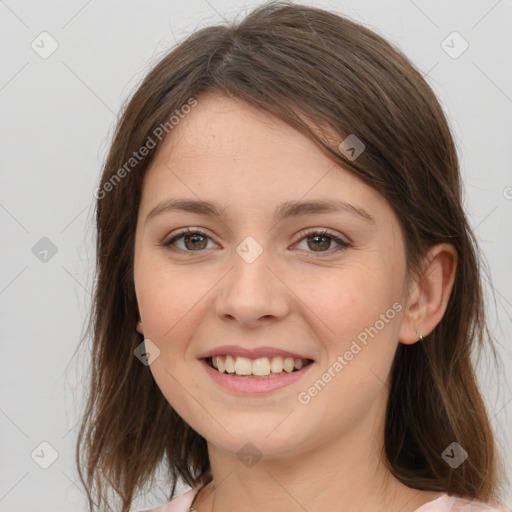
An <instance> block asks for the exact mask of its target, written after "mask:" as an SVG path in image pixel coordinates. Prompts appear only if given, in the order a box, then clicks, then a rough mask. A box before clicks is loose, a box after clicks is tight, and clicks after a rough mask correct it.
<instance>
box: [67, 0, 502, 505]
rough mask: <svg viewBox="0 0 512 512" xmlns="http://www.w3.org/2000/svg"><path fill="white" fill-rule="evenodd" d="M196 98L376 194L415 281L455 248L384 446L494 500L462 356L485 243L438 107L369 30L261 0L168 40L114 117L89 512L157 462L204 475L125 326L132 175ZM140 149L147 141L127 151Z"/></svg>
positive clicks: (172, 471)
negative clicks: (445, 248) (352, 144)
mask: <svg viewBox="0 0 512 512" xmlns="http://www.w3.org/2000/svg"><path fill="white" fill-rule="evenodd" d="M206 92H216V93H220V94H223V95H225V96H227V97H231V98H234V99H239V100H242V101H244V102H246V103H247V104H248V105H250V106H253V107H256V108H257V109H260V110H261V111H262V112H265V113H268V114H271V115H272V116H275V117H276V118H279V119H281V120H283V121H284V122H286V123H288V125H290V126H291V127H293V128H295V129H296V130H298V131H299V132H301V133H302V134H304V135H305V136H307V137H308V138H309V139H310V140H312V141H313V142H314V143H315V144H316V145H317V147H318V148H319V149H320V150H321V151H322V152H323V153H324V154H325V155H327V156H328V157H329V158H330V159H332V161H333V162H335V163H337V164H338V165H341V166H343V167H344V168H346V169H347V170H349V171H350V172H352V173H354V174H355V175H356V176H357V177H359V178H360V179H361V180H363V181H364V182H365V183H367V184H368V185H370V186H371V187H373V188H374V189H376V190H377V191H379V192H380V193H381V194H382V195H383V196H384V197H385V198H386V199H387V201H388V202H389V204H390V205H391V207H392V209H393V211H394V212H395V214H396V216H397V218H398V221H399V223H400V225H401V227H402V231H403V234H404V237H405V243H406V261H407V270H408V272H409V273H410V275H412V273H413V272H415V271H417V270H418V269H419V264H420V262H421V261H422V258H424V256H425V255H426V254H427V251H428V249H429V247H431V246H432V245H434V244H437V243H441V242H448V243H450V244H452V245H453V246H454V247H455V249H456V251H457V261H458V265H457V269H456V275H455V282H454V285H453V289H452V292H451V296H450V298H449V302H448V306H447V309H446V312H445V314H444V317H443V318H442V320H441V321H440V322H439V324H438V325H437V326H436V328H435V329H434V330H433V331H432V332H431V333H430V334H429V335H428V336H427V337H425V339H424V341H423V342H418V343H416V344H413V345H410V346H409V345H407V346H406V345H402V344H399V347H398V349H397V352H396V357H395V360H394V363H393V367H392V373H391V388H390V394H389V401H388V407H387V412H386V418H385V439H384V442H385V454H384V456H385V459H386V463H387V465H388V467H389V469H390V471H391V472H392V473H393V475H394V476H395V477H396V478H397V479H399V480H400V481H401V482H403V483H404V484H405V485H407V486H409V487H412V488H417V489H424V490H432V491H444V492H447V493H449V494H454V495H458V496H461V497H465V498H469V499H480V500H487V499H488V498H490V497H491V495H492V494H493V493H494V491H495V488H496V484H497V462H496V453H495V440H494V437H493V433H492V430H491V428H490V425H489V417H488V415H487V412H486V408H485V405H484V402H483V399H482V396H481V393H480V391H479V388H478V385H477V380H476V376H475V372H474V366H473V363H472V359H471V356H472V352H473V351H474V349H475V348H478V347H483V346H484V343H485V341H486V340H487V339H488V338H489V336H488V330H487V328H486V324H485V318H484V303H483V296H482V295H483V294H482V287H481V286H482V285H481V269H480V263H479V258H478V254H479V252H478V246H477V242H476V239H475V237H474V235H473V234H472V231H471V229H470V226H469V224H468V221H467V219H466V216H465V214H464V211H463V208H462V197H461V196H462V185H461V182H460V176H459V164H458V158H457V153H456V147H455V144H454V141H453V138H452V135H451V132H450V129H449V125H448V123H447V120H446V118H445V115H444V113H443V111H442V108H441V106H440V104H439V102H438V100H437V99H436V97H435V95H434V93H433V92H432V90H431V88H430V87H429V85H428V84H427V83H426V81H425V80H424V79H423V77H422V75H421V73H420V72H418V71H417V70H416V69H415V67H414V66H413V65H412V64H411V62H410V61H409V60H408V59H407V58H406V57H405V56H404V55H403V54H402V53H401V52H400V51H399V50H398V49H397V48H395V47H394V46H393V45H392V44H390V43H389V42H387V41H386V40H384V39H383V38H382V37H380V36H379V35H377V34H375V33H374V32H373V31H371V30H369V29H367V28H365V27H364V26H361V25H360V24H358V23H355V22H353V21H351V20H349V19H346V18H345V17H342V16H339V15H336V14H333V13H330V12H326V11H324V10H322V9H318V8H313V7H306V6H302V5H295V4H292V3H290V2H271V3H268V4H266V5H262V6H260V7H258V8H256V9H255V10H254V11H252V12H251V13H249V14H248V15H247V16H246V17H245V18H244V19H242V20H241V21H237V22H232V23H226V24H223V25H218V26H210V27H207V28H203V29H200V30H198V31H197V32H195V33H193V34H192V35H190V36H189V37H188V38H186V39H185V40H184V41H182V42H181V43H180V44H178V45H177V46H176V47H175V48H173V49H172V51H170V53H168V54H167V55H165V57H164V58H163V59H161V60H160V62H158V63H157V64H156V65H155V66H154V67H153V69H152V70H151V71H150V72H149V73H148V75H147V76H146V77H145V79H144V80H143V81H142V83H141V84H140V86H139V87H138V89H137V90H136V92H135V93H134V94H133V96H132V98H131V100H130V101H129V102H128V103H127V105H126V106H125V108H124V110H123V113H122V116H121V117H120V119H119V122H118V124H117V127H116V131H115V133H114V136H113V141H112V144H111V147H110V151H109V153H108V156H107V158H106V162H105V165H104V168H103V174H102V177H101V182H100V186H99V189H98V192H97V193H96V198H97V204H96V227H97V260H96V276H95V290H94V302H93V306H92V308H91V313H90V318H89V330H90V335H91V339H92V361H91V373H90V383H89V394H88V397H87V403H86V407H85V411H84V415H83V420H82V424H81V427H80V431H79V435H78V441H77V446H76V458H77V465H78V469H79V474H80V478H81V480H82V482H83V484H84V486H85V488H86V490H87V494H88V499H89V505H90V509H91V511H92V510H94V507H98V509H99V510H106V509H107V507H108V506H109V505H108V503H109V501H108V499H107V490H108V489H109V488H110V489H111V490H112V489H113V490H114V491H115V493H116V495H117V496H116V498H118V499H120V500H121V503H122V512H127V511H128V510H129V508H130V503H131V502H132V500H133V498H134V496H135V494H136V491H137V490H138V489H140V488H141V486H142V485H143V484H144V483H145V482H147V481H148V479H150V478H151V477H152V475H153V474H154V472H155V470H156V468H157V467H158V466H159V465H160V464H162V463H163V464H164V467H165V469H166V471H167V472H168V474H169V475H170V479H171V482H172V489H171V492H170V496H169V497H172V496H173V495H174V493H175V489H176V483H177V481H178V480H179V479H182V480H183V481H184V482H186V483H187V484H189V485H191V486H198V485H202V484H205V483H206V482H207V481H209V480H210V479H211V473H210V465H209V461H208V453H207V445H206V441H205V439H204V438H203V437H201V436H200V435H199V434H197V433H196V432H195V431H194V430H193V429H192V428H191V427H190V426H189V425H188V424H186V423H185V421H183V420H182V419H181V418H180V417H179V416H178V414H177V413H176V412H175V411H174V410H173V409H172V407H171V406H170V405H169V403H167V401H166V399H165V398H164V396H163V395H162V393H161V392H160V390H159V388H158V386H157V385H156V384H155V381H154V379H153V377H152V375H151V373H150V370H149V368H148V367H147V366H145V365H143V364H141V363H140V361H138V360H137V359H136V358H135V357H134V350H135V349H136V347H137V346H138V345H139V344H140V343H141V342H142V341H143V336H142V335H141V334H139V333H137V332H136V331H135V322H136V319H137V314H138V309H137V302H136V297H135V290H134V279H133V257H134V238H135V229H136V221H137V215H138V208H139V203H140V197H141V186H142V181H143V179H144V175H145V173H146V170H147V169H148V166H149V165H150V164H151V162H152V161H153V159H154V157H155V154H156V153H157V151H158V148H159V147H160V145H161V141H162V140H164V138H165V136H169V137H172V136H173V134H172V127H173V123H174V122H175V121H173V120H172V119H173V116H174V117H175V118H176V119H178V118H181V117H183V116H184V115H185V113H186V112H187V108H188V110H190V108H193V105H194V102H199V103H200V102H201V95H202V94H203V93H206ZM187 105H188V107H187ZM332 133H335V134H337V135H338V136H339V137H347V136H349V135H351V134H355V135H356V136H357V137H358V139H360V140H361V141H363V142H364V144H365V151H364V152H363V153H362V154H361V155H360V156H359V157H358V158H357V160H354V159H351V158H349V157H348V156H347V155H346V154H344V153H343V152H341V151H340V150H339V148H338V147H336V146H335V145H334V144H333V142H332V137H330V136H329V135H328V134H332ZM150 140H151V143H150V142H149V141H150ZM144 146H145V147H151V149H150V150H149V151H147V152H146V155H145V156H144V157H143V158H140V159H137V161H136V162H134V161H132V160H131V158H132V157H133V155H134V154H135V153H136V154H137V155H139V154H141V153H142V151H141V148H142V147H144ZM489 340H490V339H489ZM490 341H492V340H490ZM452 442H457V443H458V444H459V445H461V446H462V447H463V448H464V449H465V450H466V451H467V452H468V453H469V454H470V456H469V458H468V459H467V460H466V461H465V462H464V464H462V465H461V466H460V467H458V468H457V469H454V468H452V467H451V466H450V465H449V464H447V463H446V462H445V460H444V459H443V457H442V453H443V451H444V450H445V449H446V448H447V447H448V446H449V445H450V444H451V443H452Z"/></svg>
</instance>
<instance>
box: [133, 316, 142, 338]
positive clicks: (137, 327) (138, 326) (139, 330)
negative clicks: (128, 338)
mask: <svg viewBox="0 0 512 512" xmlns="http://www.w3.org/2000/svg"><path fill="white" fill-rule="evenodd" d="M135 329H137V332H140V334H144V331H143V330H142V320H141V319H140V317H138V318H137V325H136V326H135Z"/></svg>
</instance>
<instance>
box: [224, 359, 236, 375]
mask: <svg viewBox="0 0 512 512" xmlns="http://www.w3.org/2000/svg"><path fill="white" fill-rule="evenodd" d="M224 366H225V368H226V371H227V372H228V373H235V359H234V358H233V356H226V359H225V360H224Z"/></svg>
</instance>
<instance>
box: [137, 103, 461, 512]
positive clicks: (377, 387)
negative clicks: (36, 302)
mask: <svg viewBox="0 0 512 512" xmlns="http://www.w3.org/2000/svg"><path fill="white" fill-rule="evenodd" d="M171 135H172V136H168V137H167V139H166V140H165V142H164V145H163V146H162V148H161V149H160V150H159V153H158V155H157V158H156V159H155V161H154V162H153V164H152V165H151V167H150V169H149V170H148V172H147V174H146V176H145V179H144V186H143V191H142V198H141V204H140V209H139V216H138V223H137V231H136V240H135V260H134V278H135V288H136V295H137V301H138V307H139V313H140V319H142V321H143V327H141V326H140V325H139V324H137V329H138V330H139V331H140V332H142V333H143V334H144V337H145V338H146V339H149V340H151V341H152V343H154V344H155V345H156V346H157V347H158V349H159V350H160V354H159V356H158V357H157V358H156V359H155V360H154V362H152V364H151V365H150V370H151V372H152V374H153V376H154V378H155V380H156V382H157V384H158V386H159V387H160V389H161V390H162V392H163V394H164V396H165V397H166V399H167V400H168V401H169V403H170V404H171V406H172V407H173V408H174V409H175V410H176V411H177V412H178V413H179V414H180V416H181V417H182V418H183V419H184V420H185V421H186V422H187V423H188V424H189V425H191V426H192V427H193V428H194V429H195V430H196V431H197V432H198V433H199V434H201V435H202V436H203V437H204V438H206V440H207V442H208V452H209V457H210V462H211V467H212V472H213V477H214V482H215V484H216V486H215V492H212V490H213V486H212V485H210V486H208V487H206V488H204V489H203V490H202V491H201V492H200V493H199V495H198V497H197V499H196V501H195V503H194V507H195V508H196V509H197V510H198V511H199V512H206V511H210V510H214V511H217V512H218V511H223V510H244V512H251V511H261V510H266V511H268V512H278V511H279V512H282V511H287V512H290V511H303V510H308V511H314V510H335V509H336V510H344V511H360V510H364V511H365V512H377V511H382V512H383V511H386V512H389V511H396V512H398V511H400V512H411V511H413V510H415V509H416V508H417V507H419V506H420V505H422V504H423V503H426V502H428V501H431V500H432V499H434V498H436V497H437V496H439V493H431V492H424V491H418V490H416V489H410V488H408V487H405V486H404V485H402V484H401V483H400V482H398V480H396V479H395V478H394V477H393V476H392V475H391V474H390V472H389V471H388V470H387V468H386V467H385V465H384V464H383V462H382V459H381V454H382V449H383V425H384V418H385V407H386V400H387V396H388V384H389V374H390V368H391V364H392V361H393V356H394V353H395V351H396V349H397V346H398V343H415V342H416V341H417V340H418V339H419V338H420V336H419V335H420V334H422V335H423V336H426V335H427V334H428V333H429V332H431V331H432V329H433V328H434V327H435V326H436V324H437V323H438V322H439V321H440V319H441V318H442V316H443V314H444V311H445V309H446V305H447V302H448V298H449V294H450V291H451V288H452V285H453V277H454V272H455V266H456V256H455V251H454V249H453V247H452V246H451V245H448V244H440V245H438V246H435V247H432V248H431V251H430V253H429V256H428V258H427V259H426V260H425V265H424V271H423V272H422V274H420V275H418V276H415V278H414V279H413V280H412V281H408V280H407V279H406V266H405V246H404V239H403V236H402V232H401V228H400V225H399V222H398V220H397V218H396V216H395V214H394V212H393V210H392V209H391V207H390V206H389V204H388V203H387V201H386V200H385V199H384V197H383V196H382V195H381V194H380V193H378V192H377V191H376V190H374V189H372V188H370V187H369V186H367V185H366V184H364V183H363V182H362V181H360V180H359V179H358V178H356V177H355V176H353V175H352V174H351V173H350V172H348V171H347V170H345V169H343V168H341V167H339V166H336V165H335V164H334V163H333V162H332V161H331V160H329V159H327V158H326V157H325V156H324V155H323V154H322V153H321V152H320V150H319V149H318V148H317V147H316V146H315V145H314V144H313V143H312V142H311V141H310V140H309V139H307V138H305V137H304V136H303V135H301V134H300V133H298V132H297V131H295V130H294V129H292V128H291V127H289V126H288V125H286V124H285V123H283V122H281V121H279V120H277V119H274V118H272V117H269V116H268V115H266V114H264V113H262V112H259V111H257V110H255V109H253V108H251V107H249V106H247V105H246V104H244V103H242V102H239V101H235V100H231V99H228V98H225V97H223V96H219V95H215V94H208V95H203V96H201V97H200V98H198V105H197V106H196V107H195V108H194V109H193V110H192V111H191V112H190V113H189V114H188V115H187V116H186V117H185V118H184V119H183V120H181V121H180V123H179V124H178V125H177V126H175V127H174V129H173V131H172V132H171ZM338 142H341V139H340V141H338ZM175 198H188V199H192V200H202V201H212V202H213V201H215V202H217V203H219V204H220V206H221V208H222V209H223V214H224V215H223V217H221V218H217V217H214V216H211V215H205V214H198V213H187V212H183V211H168V212H165V213H160V214H158V215H155V216H153V217H152V218H150V219H148V220H147V219H146V217H147V215H148V213H149V212H150V211H151V210H152V209H153V208H154V207H155V206H156V205H157V204H159V203H160V202H162V201H165V200H169V199H175ZM316 199H323V200H325V199H337V200H342V201H345V202H347V203H350V204H352V205H354V206H356V207H358V208H363V209H364V210H366V212H368V213H369V214H370V215H371V216H372V217H373V219H374V222H365V221H364V220H362V219H360V218H359V217H357V216H355V215H353V214H351V213H348V212H346V211H339V212H323V213H314V214H308V215H301V216H296V217H291V218H288V219H285V220H283V221H281V222H280V223H278V224H275V223H274V222H273V214H274V211H275V209H276V207H277V205H279V204H280V203H282V202H284V201H305V200H316ZM187 227H189V228H199V229H200V230H201V231H203V232H205V234H206V235H207V238H206V239H203V238H199V239H195V243H194V241H193V240H191V237H188V238H181V239H179V240H177V241H176V242H175V243H174V248H175V250H174V251H173V250H171V248H170V247H166V246H164V245H162V242H165V241H166V240H168V239H170V238H171V236H172V235H174V234H177V233H178V232H179V230H180V229H182V228H187ZM306 230H307V231H309V232H311V234H307V233H305V231H306ZM323 230H328V231H329V235H330V234H332V235H334V236H337V237H339V238H340V239H342V240H346V241H349V242H350V246H349V247H347V248H344V249H343V250H339V251H336V250H335V249H336V248H337V247H338V244H337V243H336V242H335V241H334V240H333V239H330V238H329V237H328V236H329V235H327V238H326V239H323V238H321V239H320V242H322V243H321V244H320V245H321V249H320V250H318V248H317V247H316V246H315V244H314V240H313V237H314V236H315V234H314V233H315V232H318V231H320V232H322V231H323ZM248 236H251V237H253V238H254V239H255V240H256V241H257V243H258V244H259V246H260V247H261V249H262V251H263V252H262V253H261V255H260V256H259V257H258V258H257V259H256V260H255V261H253V262H252V263H248V262H247V261H245V260H244V259H243V258H242V257H240V255H239V254H238V253H237V252H236V248H237V247H238V246H239V244H240V243H241V242H242V241H243V240H244V239H245V238H246V237H248ZM316 236H318V235H316ZM192 238H193V237H192ZM198 242H199V244H198ZM185 244H186V245H185ZM197 245H199V246H200V248H199V249H195V250H194V248H196V247H197ZM315 248H317V250H316V251H315ZM180 249H181V251H180ZM187 251H188V252H187ZM396 303H398V304H399V305H400V306H401V310H400V311H399V312H397V313H396V314H395V315H394V318H393V319H391V320H389V319H388V322H386V323H385V327H384V328H382V329H380V330H379V332H378V334H377V335H375V336H374V337H373V338H369V341H368V343H367V345H366V346H362V349H361V350H360V351H359V352H358V353H357V354H356V355H354V357H353V359H352V360H350V361H349V362H348V364H347V365H346V366H344V368H343V370H342V371H339V372H337V373H336V376H335V377H334V378H332V379H331V381H330V382H329V383H328V384H327V385H326V386H325V387H324V388H323V389H322V391H321V392H319V393H318V394H317V395H316V396H314V397H312V398H311V400H310V401H309V402H308V403H307V404H303V403H300V402H299V401H298V399H297V397H298V395H299V393H301V392H304V391H307V390H308V388H309V387H310V386H311V385H312V384H313V383H314V382H315V381H317V380H318V379H319V378H321V376H322V374H323V373H324V372H326V371H327V369H328V368H329V367H332V365H333V363H334V362H335V361H336V360H337V358H338V356H340V355H343V354H344V353H345V352H346V351H347V350H349V348H350V346H351V343H352V341H353V340H354V339H356V337H357V335H358V334H360V333H361V332H362V331H364V329H365V328H367V327H370V326H373V325H375V323H376V321H377V320H379V318H382V317H381V316H380V315H383V314H384V315H386V311H388V310H389V309H390V308H392V305H393V304H396ZM137 320H138V319H137ZM134 321H136V319H134ZM224 344H238V345H240V346H243V347H257V346H263V345H266V346H272V347H278V348H282V349H285V350H291V351H294V352H297V353H300V354H305V355H308V356H309V357H310V358H312V359H314V361H315V362H314V367H313V368H310V370H309V372H308V376H307V377H306V376H304V377H303V378H301V379H300V380H299V381H297V382H296V383H294V384H292V385H289V386H287V387H285V388H282V389H280V390H277V391H274V392H272V393H269V394H265V395H261V396H255V395H244V396H242V395H240V394H236V393H233V392H230V391H227V390H225V389H223V388H221V387H219V386H218V385H217V384H216V383H215V382H214V381H213V380H212V379H211V378H210V376H209V375H207V374H206V372H205V370H204V369H203V367H202V365H201V363H200V362H199V360H198V356H199V354H201V353H202V352H204V351H206V350H208V349H210V348H212V347H217V346H220V345H224ZM247 443H252V446H254V447H255V448H253V449H254V450H255V452H257V454H258V455H259V456H261V458H260V459H259V460H258V461H257V462H256V463H255V464H252V465H247V463H245V461H244V460H242V458H241V457H239V456H238V455H237V452H239V450H240V449H241V448H242V447H243V446H245V445H246V444H247Z"/></svg>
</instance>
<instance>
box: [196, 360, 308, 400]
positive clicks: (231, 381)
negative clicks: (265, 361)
mask: <svg viewBox="0 0 512 512" xmlns="http://www.w3.org/2000/svg"><path fill="white" fill-rule="evenodd" d="M200 362H201V364H202V365H203V367H204V369H205V370H206V373H207V374H208V375H209V376H210V377H211V378H212V379H213V380H214V381H215V382H216V383H217V384H219V385H220V386H222V387H223V388H225V389H228V390H230V391H235V392H237V393H253V394H264V393H269V392H271V391H275V390H277V389H280V388H284V387H285V386H288V385H290V384H293V383H294V382H297V381H298V380H299V379H301V378H302V377H303V376H304V375H305V374H306V373H308V372H309V369H310V368H311V367H312V366H313V365H314V363H309V364H307V365H306V366H303V367H302V368H301V369H300V370H298V371H295V372H291V373H288V374H286V375H279V376H277V377H268V378H266V379H265V378H258V379H255V378H249V377H237V376H234V375H233V374H229V373H220V372H218V371H217V370H214V369H213V368H212V367H211V366H210V365H209V364H208V363H207V362H206V360H204V359H201V360H200Z"/></svg>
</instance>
